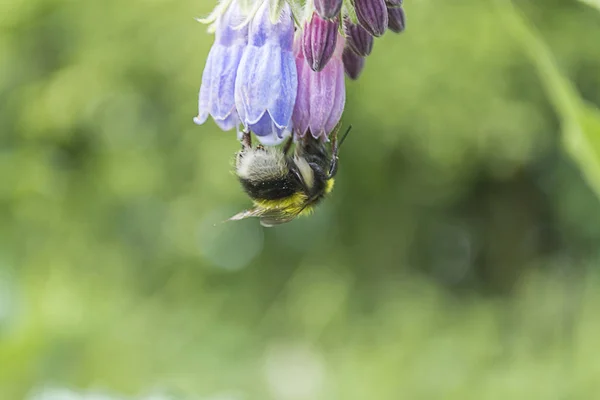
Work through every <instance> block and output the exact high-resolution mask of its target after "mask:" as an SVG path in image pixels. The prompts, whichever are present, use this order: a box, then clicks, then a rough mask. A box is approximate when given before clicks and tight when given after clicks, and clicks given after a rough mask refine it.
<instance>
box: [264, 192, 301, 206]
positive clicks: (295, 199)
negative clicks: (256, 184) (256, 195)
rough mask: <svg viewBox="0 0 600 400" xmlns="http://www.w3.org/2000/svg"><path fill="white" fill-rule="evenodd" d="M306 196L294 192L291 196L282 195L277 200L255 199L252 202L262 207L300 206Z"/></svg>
mask: <svg viewBox="0 0 600 400" xmlns="http://www.w3.org/2000/svg"><path fill="white" fill-rule="evenodd" d="M307 200H308V198H307V197H306V195H304V194H302V193H294V194H293V195H291V196H288V197H284V198H283V199H277V200H255V201H254V204H255V205H257V206H259V207H262V208H267V209H268V208H280V209H288V208H294V207H297V208H302V207H303V205H304V203H306V201H307Z"/></svg>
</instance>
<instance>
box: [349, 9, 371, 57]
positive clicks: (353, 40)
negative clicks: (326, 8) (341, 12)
mask: <svg viewBox="0 0 600 400" xmlns="http://www.w3.org/2000/svg"><path fill="white" fill-rule="evenodd" d="M344 32H345V33H346V45H347V46H348V47H350V48H351V49H352V51H354V52H355V53H356V54H358V55H360V56H363V57H366V56H368V55H369V54H371V50H373V35H371V34H370V33H369V32H367V30H366V29H365V28H363V27H362V26H360V25H355V24H353V23H352V21H350V19H349V18H346V19H345V20H344Z"/></svg>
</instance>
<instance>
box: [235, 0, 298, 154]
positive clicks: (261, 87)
mask: <svg viewBox="0 0 600 400" xmlns="http://www.w3.org/2000/svg"><path fill="white" fill-rule="evenodd" d="M261 1H262V2H261V3H260V4H259V5H258V9H257V11H256V13H255V14H254V15H253V17H252V19H251V20H250V22H249V26H248V45H247V46H246V48H245V50H244V53H243V55H242V58H241V60H240V65H239V68H238V73H237V76H236V80H235V104H236V108H237V111H238V114H239V116H240V119H241V122H242V124H243V125H244V128H246V129H249V130H251V131H253V132H254V133H255V134H256V135H257V136H258V139H259V140H260V142H261V143H263V144H265V145H275V144H279V143H281V141H282V140H283V139H284V138H285V136H286V135H288V134H289V133H290V131H291V119H292V111H293V110H294V103H295V101H296V92H297V88H298V77H297V74H296V64H295V62H294V54H293V42H294V22H293V19H292V14H291V9H290V6H289V5H288V4H287V3H285V4H284V5H283V8H282V11H281V15H280V16H279V19H278V20H277V21H276V22H275V23H273V22H272V21H271V19H270V11H271V10H270V3H272V2H271V1H265V0H261Z"/></svg>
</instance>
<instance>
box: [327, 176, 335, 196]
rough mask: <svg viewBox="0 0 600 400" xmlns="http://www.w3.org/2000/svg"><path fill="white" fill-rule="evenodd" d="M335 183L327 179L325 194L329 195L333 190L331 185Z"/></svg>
mask: <svg viewBox="0 0 600 400" xmlns="http://www.w3.org/2000/svg"><path fill="white" fill-rule="evenodd" d="M334 183H335V179H333V178H329V179H327V182H325V193H327V194H329V193H331V191H332V190H333V184H334Z"/></svg>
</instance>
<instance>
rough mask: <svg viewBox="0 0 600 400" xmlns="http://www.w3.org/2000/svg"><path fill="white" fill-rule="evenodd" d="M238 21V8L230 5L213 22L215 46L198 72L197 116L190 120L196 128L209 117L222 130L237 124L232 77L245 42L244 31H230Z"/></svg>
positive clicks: (239, 15)
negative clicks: (200, 80)
mask: <svg viewBox="0 0 600 400" xmlns="http://www.w3.org/2000/svg"><path fill="white" fill-rule="evenodd" d="M241 18H242V16H241V11H240V9H239V6H238V5H237V3H235V2H234V3H233V4H231V5H230V6H229V8H228V9H227V10H226V11H225V12H224V13H223V15H222V16H221V17H220V18H219V19H217V21H216V31H215V43H214V44H213V46H212V48H211V49H210V52H209V54H208V57H207V59H206V66H205V67H204V72H203V73H202V85H201V86H200V94H199V96H198V116H197V117H195V118H194V122H195V123H196V124H198V125H201V124H203V123H204V122H206V120H207V119H208V116H209V115H210V116H212V117H213V119H214V120H215V123H216V124H217V125H218V126H219V127H220V128H221V129H223V130H225V131H228V130H231V129H233V128H235V127H236V126H237V125H238V124H239V123H240V120H239V117H238V113H237V111H236V108H235V97H234V93H235V77H236V73H237V69H238V65H239V63H240V59H241V58H242V53H243V51H244V48H245V47H246V43H247V41H248V29H247V28H242V29H239V30H234V29H233V26H234V25H237V24H238V23H239V21H240V20H241Z"/></svg>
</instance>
